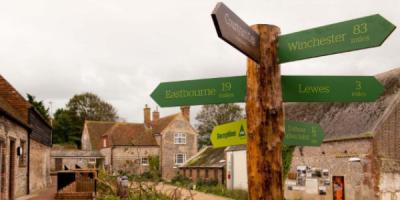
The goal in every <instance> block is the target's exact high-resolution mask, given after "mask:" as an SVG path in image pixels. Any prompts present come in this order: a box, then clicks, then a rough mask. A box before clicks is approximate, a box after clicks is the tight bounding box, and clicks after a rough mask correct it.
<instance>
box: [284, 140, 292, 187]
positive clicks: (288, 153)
mask: <svg viewBox="0 0 400 200" xmlns="http://www.w3.org/2000/svg"><path fill="white" fill-rule="evenodd" d="M294 148H295V146H287V145H283V146H282V165H283V178H284V179H283V180H285V178H286V176H287V174H288V173H289V170H290V164H291V163H292V158H293V151H294Z"/></svg>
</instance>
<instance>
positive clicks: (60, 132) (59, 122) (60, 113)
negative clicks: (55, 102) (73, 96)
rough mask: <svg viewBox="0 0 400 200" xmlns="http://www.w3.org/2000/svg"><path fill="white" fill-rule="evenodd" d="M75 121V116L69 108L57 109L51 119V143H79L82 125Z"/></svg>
mask: <svg viewBox="0 0 400 200" xmlns="http://www.w3.org/2000/svg"><path fill="white" fill-rule="evenodd" d="M77 122H78V121H77V119H76V116H74V115H73V113H71V112H70V111H69V110H65V109H62V108H60V109H57V111H56V112H55V113H54V121H53V143H56V144H75V145H77V144H79V142H80V139H81V132H82V127H81V126H82V125H81V124H80V123H77Z"/></svg>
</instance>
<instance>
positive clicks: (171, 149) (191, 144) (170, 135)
mask: <svg viewBox="0 0 400 200" xmlns="http://www.w3.org/2000/svg"><path fill="white" fill-rule="evenodd" d="M178 132H181V133H185V134H186V144H174V135H175V133H178ZM161 135H162V145H161V148H162V149H161V166H162V167H161V173H162V177H163V178H164V179H166V180H170V179H172V178H173V177H175V176H176V174H177V173H178V168H177V166H176V165H175V154H177V153H185V154H186V160H188V159H189V158H190V157H192V156H193V155H195V154H196V153H197V133H196V132H195V131H194V129H193V128H192V126H191V125H190V123H189V122H188V121H187V120H186V119H185V118H184V117H183V116H182V115H181V114H179V115H178V116H177V117H176V118H175V120H174V121H172V122H171V124H170V125H169V126H168V127H167V128H165V129H164V130H163V132H162V133H161Z"/></svg>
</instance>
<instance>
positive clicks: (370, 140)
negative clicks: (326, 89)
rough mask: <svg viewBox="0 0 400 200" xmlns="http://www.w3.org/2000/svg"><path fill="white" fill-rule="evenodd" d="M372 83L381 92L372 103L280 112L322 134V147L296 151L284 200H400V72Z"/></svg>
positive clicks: (323, 105) (302, 105)
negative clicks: (338, 199) (312, 125)
mask: <svg viewBox="0 0 400 200" xmlns="http://www.w3.org/2000/svg"><path fill="white" fill-rule="evenodd" d="M376 77H377V79H378V80H379V81H380V82H381V83H382V84H383V85H384V87H385V92H384V93H383V94H382V96H381V97H380V98H379V99H378V100H377V101H375V102H370V103H294V104H287V105H286V106H285V109H286V110H285V112H286V118H288V119H291V120H299V121H306V122H315V123H319V124H320V125H321V127H322V128H323V129H324V132H325V139H324V142H323V144H322V145H321V146H319V147H297V148H296V149H295V151H294V155H293V161H292V166H291V170H290V174H292V176H290V175H289V179H288V180H287V184H288V185H287V186H288V189H287V190H285V193H286V194H285V196H286V198H287V199H298V198H302V199H317V198H323V199H327V200H329V199H334V197H333V196H335V195H337V196H344V198H345V199H346V200H363V199H379V200H399V199H400V145H399V144H400V91H399V88H400V79H399V77H400V69H395V70H392V71H388V72H385V73H382V74H379V75H377V76H376ZM301 174H303V175H301ZM291 179H292V180H291ZM338 180H339V181H338ZM343 185H344V187H342V186H343ZM289 188H290V189H289ZM341 188H343V189H344V190H341Z"/></svg>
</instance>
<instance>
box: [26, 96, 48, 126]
mask: <svg viewBox="0 0 400 200" xmlns="http://www.w3.org/2000/svg"><path fill="white" fill-rule="evenodd" d="M26 96H27V98H28V101H29V103H30V104H32V106H33V107H34V108H35V109H36V110H37V111H38V112H39V113H40V115H42V117H43V118H44V119H45V120H47V121H48V122H49V121H50V113H49V108H46V106H44V103H43V101H38V100H36V97H35V96H33V95H31V94H26Z"/></svg>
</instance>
